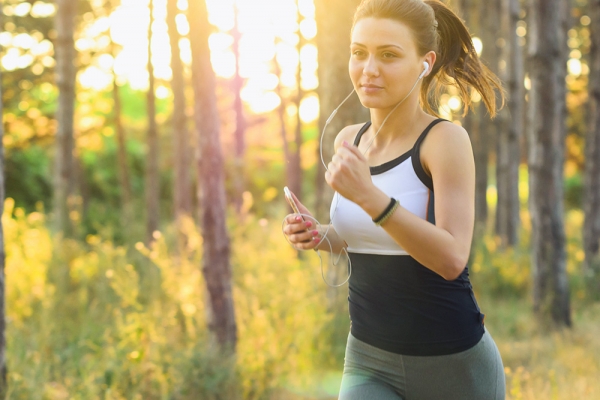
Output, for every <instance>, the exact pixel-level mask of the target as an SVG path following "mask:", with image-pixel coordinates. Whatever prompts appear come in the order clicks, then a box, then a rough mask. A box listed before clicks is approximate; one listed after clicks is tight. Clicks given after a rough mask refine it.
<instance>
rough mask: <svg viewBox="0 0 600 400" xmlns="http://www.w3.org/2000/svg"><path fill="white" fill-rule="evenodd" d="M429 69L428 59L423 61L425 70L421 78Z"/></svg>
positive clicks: (420, 76)
mask: <svg viewBox="0 0 600 400" xmlns="http://www.w3.org/2000/svg"><path fill="white" fill-rule="evenodd" d="M427 71H429V63H428V62H427V61H423V72H421V75H419V79H421V78H423V77H424V76H425V74H426V73H427Z"/></svg>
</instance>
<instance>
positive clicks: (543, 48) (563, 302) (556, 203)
mask: <svg viewBox="0 0 600 400" xmlns="http://www.w3.org/2000/svg"><path fill="white" fill-rule="evenodd" d="M529 4H530V9H529V16H530V23H529V34H530V38H529V58H530V61H531V64H530V65H531V91H530V104H531V107H530V108H529V112H530V113H531V118H530V121H531V126H529V128H528V132H527V136H528V142H529V153H528V164H529V209H530V213H531V223H532V241H531V243H532V267H533V302H534V312H535V313H536V315H537V317H538V318H539V319H540V321H542V322H552V323H553V324H554V325H555V326H570V325H571V311H570V304H569V302H570V300H569V286H568V279H567V272H566V251H565V231H564V221H563V214H564V205H563V193H564V188H563V169H564V165H563V164H564V152H565V136H566V134H565V131H566V127H565V122H564V109H565V101H566V100H565V97H566V96H565V94H566V87H565V72H566V69H565V68H564V66H563V64H564V63H565V61H566V60H565V58H564V53H565V52H564V49H563V41H564V40H565V37H564V36H565V35H564V32H563V30H562V26H563V23H562V22H563V21H562V20H561V14H564V13H565V12H567V10H566V7H565V2H564V1H563V0H530V3H529Z"/></svg>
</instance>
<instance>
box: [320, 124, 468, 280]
mask: <svg viewBox="0 0 600 400" xmlns="http://www.w3.org/2000/svg"><path fill="white" fill-rule="evenodd" d="M436 128H437V129H436ZM436 128H434V129H432V130H431V132H430V133H429V135H428V137H427V138H426V139H425V140H424V141H423V144H422V146H421V162H422V164H423V166H424V168H425V169H426V170H428V172H429V173H430V175H431V177H432V180H433V186H434V188H435V221H436V223H435V225H433V224H431V223H430V222H428V221H426V220H424V219H422V218H420V217H418V216H416V215H414V214H413V213H411V212H410V211H408V210H407V209H405V208H403V207H402V204H400V207H398V209H397V210H396V211H395V212H394V214H393V215H392V216H391V217H390V218H389V219H388V220H387V221H386V222H385V223H384V224H383V225H382V227H383V229H385V230H386V232H387V233H388V234H389V235H390V236H391V237H392V238H393V239H394V240H395V241H396V242H397V243H398V244H399V245H400V246H401V247H402V248H403V249H404V250H406V251H407V252H408V254H410V255H411V256H412V257H413V258H414V259H415V260H417V261H418V262H419V263H421V264H422V265H424V266H425V267H427V268H429V269H431V270H432V271H434V272H436V273H437V274H439V275H441V276H442V277H443V278H444V279H447V280H454V279H456V278H457V277H458V276H459V275H460V274H461V273H462V271H463V270H464V268H465V266H466V265H467V261H468V258H469V253H470V249H471V240H472V237H473V224H474V219H475V211H474V210H475V163H474V160H473V150H472V148H471V142H470V140H469V136H468V134H467V132H466V131H465V130H464V129H463V128H461V127H459V126H457V125H454V124H449V123H442V124H439V125H438V127H436ZM326 180H327V182H328V183H329V184H330V186H332V188H333V189H334V190H337V191H338V192H339V193H340V194H341V195H342V196H344V197H346V198H347V199H349V200H352V201H354V202H355V203H356V204H358V205H359V206H360V207H362V208H363V209H364V210H365V211H366V212H367V213H368V214H369V215H370V216H371V218H376V217H377V216H379V215H380V214H381V212H382V211H383V210H384V209H385V208H386V206H387V205H388V204H389V202H390V198H389V196H388V195H386V194H385V193H383V192H382V191H381V190H380V189H379V188H377V187H376V186H375V185H373V182H372V180H371V176H370V173H369V167H368V163H367V160H366V159H365V158H364V156H363V155H362V153H361V152H360V151H359V150H358V148H357V147H355V146H352V145H350V144H348V143H344V145H343V146H342V147H340V149H339V150H338V152H337V153H336V156H334V158H333V160H332V163H331V164H330V166H329V171H328V173H327V174H326Z"/></svg>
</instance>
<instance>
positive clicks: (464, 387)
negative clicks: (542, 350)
mask: <svg viewBox="0 0 600 400" xmlns="http://www.w3.org/2000/svg"><path fill="white" fill-rule="evenodd" d="M505 391H506V387H505V380H504V367H503V365H502V358H500V353H499V352H498V348H497V347H496V343H494V339H492V336H491V335H490V334H489V333H488V332H487V330H486V331H485V334H484V335H483V337H482V338H481V340H480V341H479V343H477V344H476V345H475V346H473V347H471V348H470V349H468V350H465V351H463V352H460V353H455V354H449V355H445V356H404V355H401V354H396V353H390V352H388V351H385V350H381V349H379V348H377V347H373V346H371V345H369V344H367V343H365V342H362V341H360V340H358V339H356V338H355V337H354V336H352V334H350V335H348V344H347V346H346V360H345V364H344V375H343V377H342V385H341V389H340V396H339V400H441V399H443V400H504V398H505Z"/></svg>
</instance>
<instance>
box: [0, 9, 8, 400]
mask: <svg viewBox="0 0 600 400" xmlns="http://www.w3.org/2000/svg"><path fill="white" fill-rule="evenodd" d="M3 22H4V21H3V18H2V9H1V7H0V27H2V26H4V25H3ZM0 82H2V72H1V71H0ZM2 106H3V105H2V85H0V121H3V120H4V118H3V116H4V112H3V108H2ZM3 140H4V124H2V123H0V398H1V399H3V398H5V396H6V391H7V386H6V303H5V299H6V281H5V275H4V265H5V262H6V254H5V252H4V228H3V226H2V215H4V196H5V194H4V142H3Z"/></svg>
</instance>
